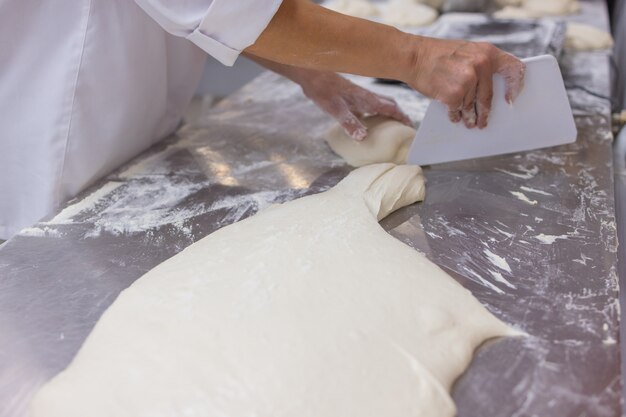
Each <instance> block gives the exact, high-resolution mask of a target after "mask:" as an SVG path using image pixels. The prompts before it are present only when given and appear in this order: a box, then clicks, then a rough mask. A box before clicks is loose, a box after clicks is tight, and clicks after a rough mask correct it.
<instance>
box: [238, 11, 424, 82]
mask: <svg viewBox="0 0 626 417" xmlns="http://www.w3.org/2000/svg"><path fill="white" fill-rule="evenodd" d="M421 41H422V38H420V37H418V36H414V35H410V34H407V33H404V32H401V31H399V30H397V29H395V28H393V27H390V26H386V25H381V24H378V23H374V22H370V21H367V20H363V19H358V18H353V17H349V16H345V15H342V14H340V13H336V12H333V11H331V10H327V9H325V8H324V7H321V6H318V5H316V4H314V3H312V2H310V1H309V0H284V1H283V4H282V5H281V7H280V9H279V10H278V12H277V13H276V15H275V16H274V18H273V19H272V21H271V22H270V24H269V25H268V27H267V28H266V29H265V31H264V32H263V33H262V34H261V36H260V37H259V38H258V39H257V41H256V43H255V44H254V45H252V46H250V47H249V48H247V49H246V51H245V52H246V54H248V55H253V56H256V57H259V58H262V59H265V60H267V61H273V62H276V63H282V64H287V65H290V66H294V67H300V68H309V69H314V70H325V71H333V72H346V73H352V74H358V75H365V76H370V77H380V78H390V79H397V80H402V81H405V80H406V79H407V78H409V77H411V73H412V72H413V71H414V70H415V63H416V61H417V55H418V50H419V45H420V42H421ZM267 61H266V62H267ZM266 66H268V67H269V68H270V69H272V70H276V71H277V72H279V73H282V72H281V70H280V68H278V67H277V68H272V67H271V66H270V65H266ZM283 75H285V76H287V77H289V74H283Z"/></svg>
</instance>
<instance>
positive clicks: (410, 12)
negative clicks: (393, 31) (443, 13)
mask: <svg viewBox="0 0 626 417" xmlns="http://www.w3.org/2000/svg"><path fill="white" fill-rule="evenodd" d="M437 17H439V12H437V10H436V9H434V8H433V7H431V6H429V5H426V4H422V3H419V2H418V1H417V0H390V1H389V2H388V4H387V7H386V8H385V9H384V11H383V14H382V21H383V23H386V24H388V25H392V26H399V27H420V26H426V25H430V24H431V23H433V22H434V21H435V20H437Z"/></svg>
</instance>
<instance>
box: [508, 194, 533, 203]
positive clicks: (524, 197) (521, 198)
mask: <svg viewBox="0 0 626 417" xmlns="http://www.w3.org/2000/svg"><path fill="white" fill-rule="evenodd" d="M509 192H510V193H511V194H513V195H514V196H515V198H517V199H518V200H521V201H523V202H524V203H528V204H530V205H531V206H535V205H537V200H531V199H530V198H528V197H527V196H526V194H524V193H521V192H519V191H509Z"/></svg>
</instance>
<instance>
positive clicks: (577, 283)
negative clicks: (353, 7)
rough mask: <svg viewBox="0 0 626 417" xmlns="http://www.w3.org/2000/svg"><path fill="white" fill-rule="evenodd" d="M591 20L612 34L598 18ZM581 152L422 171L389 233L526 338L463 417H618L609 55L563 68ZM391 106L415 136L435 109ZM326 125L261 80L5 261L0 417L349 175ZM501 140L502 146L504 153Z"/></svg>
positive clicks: (487, 360)
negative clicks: (155, 296)
mask: <svg viewBox="0 0 626 417" xmlns="http://www.w3.org/2000/svg"><path fill="white" fill-rule="evenodd" d="M584 6H585V7H584V12H585V13H584V14H583V15H582V16H579V17H577V19H579V20H580V19H583V20H585V19H586V20H590V21H592V22H593V23H595V24H597V25H599V26H601V27H602V26H604V27H607V26H606V25H607V23H606V16H605V15H604V14H603V7H604V6H603V2H601V1H587V2H584ZM561 64H562V69H563V72H564V76H565V78H566V82H567V84H568V86H569V92H570V98H571V101H572V105H573V108H574V110H575V114H576V115H577V117H576V120H577V125H578V128H579V138H578V141H577V142H576V143H575V144H572V145H568V146H562V147H557V148H552V149H547V150H541V151H534V152H527V153H521V154H515V155H508V156H502V157H494V158H486V159H480V160H473V161H466V162H459V163H453V164H445V165H438V166H436V167H431V168H426V170H425V173H426V176H427V179H428V188H427V190H428V192H427V198H426V201H425V202H424V203H421V204H417V205H413V206H410V207H408V208H406V209H403V210H400V211H398V212H397V213H394V214H393V215H391V216H390V217H389V218H387V219H385V220H384V221H383V222H382V225H383V227H385V229H386V230H388V231H389V232H390V233H391V234H392V235H394V236H396V237H397V238H398V239H400V240H402V241H403V242H405V243H407V244H408V245H410V246H412V247H414V248H416V250H420V251H422V252H423V253H425V254H426V255H427V256H428V257H429V258H430V259H431V260H433V261H434V262H436V263H437V264H438V265H440V266H441V267H442V268H444V269H445V270H446V271H447V272H448V273H450V274H451V275H452V276H453V277H455V278H456V279H457V280H459V282H461V283H462V284H463V285H465V286H466V287H467V288H469V289H470V290H471V291H472V292H473V293H474V294H475V295H476V297H478V298H479V299H480V300H481V302H483V303H484V304H485V305H486V306H487V307H488V308H489V310H491V311H492V312H494V314H496V315H497V316H499V317H501V318H502V319H503V320H505V321H506V322H508V323H511V324H513V325H515V326H516V327H518V328H521V329H522V330H524V331H526V332H527V333H528V334H529V337H527V338H522V339H504V340H499V341H495V342H490V343H488V344H486V345H485V346H484V347H482V348H481V349H480V350H479V351H478V354H477V355H476V358H475V360H474V362H473V363H472V365H471V367H470V369H469V370H468V372H467V373H466V374H465V375H464V376H463V377H462V378H461V379H460V380H459V381H458V383H457V384H456V386H455V388H454V393H453V394H454V398H455V400H456V402H457V405H458V407H459V416H468V417H469V416H479V415H482V416H491V417H505V416H506V417H511V416H517V417H521V416H529V417H530V416H563V417H567V416H594V417H602V416H607V417H609V416H611V417H614V416H619V415H621V414H622V411H621V409H622V407H621V396H620V392H621V377H620V373H619V370H620V358H619V357H620V355H619V336H618V328H619V308H618V301H617V295H618V281H617V274H616V268H617V255H616V249H617V239H616V225H615V216H614V214H615V208H614V192H613V166H612V148H611V145H612V136H611V134H610V126H609V120H610V118H609V110H610V107H609V102H608V100H607V99H606V98H604V96H608V93H609V86H608V79H609V77H608V60H607V54H606V53H578V54H572V53H566V54H565V55H564V56H563V57H562V59H561ZM354 80H355V81H357V82H359V83H362V84H364V85H367V86H368V87H370V88H373V89H376V90H378V91H380V92H383V93H385V94H388V95H393V96H394V97H396V98H397V99H398V100H399V101H400V102H401V103H402V104H404V105H405V107H406V108H407V109H408V111H409V113H410V115H411V116H412V117H413V118H414V119H415V120H416V121H419V120H420V118H421V117H422V115H423V112H424V110H425V106H426V104H427V101H426V100H425V99H424V98H423V97H421V96H419V94H417V93H415V92H412V91H409V90H407V89H405V88H402V87H398V86H389V85H380V84H375V83H373V81H372V80H369V79H363V78H354ZM330 124H331V121H330V120H329V119H328V118H327V117H326V116H325V115H323V114H322V113H321V112H320V111H319V110H317V109H316V108H315V107H314V106H313V105H312V104H311V103H309V102H308V101H307V100H306V99H305V98H304V97H303V96H302V94H301V93H300V91H299V89H298V88H297V87H296V86H294V85H293V84H291V83H289V82H288V81H285V80H283V79H280V78H279V77H277V76H275V75H272V74H264V75H262V76H261V77H259V78H258V79H256V80H255V81H253V82H252V83H250V84H248V85H247V86H246V87H244V88H243V89H242V90H240V91H239V92H238V93H236V94H235V95H233V96H231V97H229V98H228V99H226V100H225V101H223V102H222V103H220V105H219V106H217V107H216V108H214V109H213V110H211V111H210V112H208V113H206V114H204V115H203V116H202V117H201V118H200V120H199V121H198V122H197V123H195V124H193V125H189V126H185V127H183V128H182V129H181V130H180V132H179V133H178V135H176V136H173V137H171V138H169V139H168V140H166V141H164V142H163V143H162V144H160V145H158V146H156V147H155V148H153V149H151V150H149V151H148V152H147V153H145V154H144V155H142V156H141V157H140V158H138V159H136V160H134V161H132V162H131V163H130V164H128V165H127V166H125V167H122V168H121V169H120V170H119V171H117V172H114V173H112V174H111V175H109V176H108V177H107V178H105V179H104V180H103V181H101V182H99V183H98V184H96V185H94V186H93V187H91V188H90V189H88V190H86V191H85V192H84V193H83V194H81V195H80V196H79V197H78V198H77V199H76V200H74V201H71V202H69V203H68V205H67V206H66V207H65V208H64V209H63V210H62V211H61V212H59V213H57V214H56V215H54V216H52V217H51V218H49V219H45V221H43V222H41V223H38V224H37V225H34V226H33V227H31V228H29V229H26V230H24V231H23V232H22V233H21V234H20V235H19V236H17V237H15V238H13V239H11V240H10V241H9V242H7V243H6V244H5V245H4V246H3V247H1V248H0V416H3V417H8V416H11V417H13V416H23V415H24V410H25V407H26V404H27V402H28V399H29V398H30V396H31V395H32V393H33V391H34V390H35V389H36V388H37V387H38V386H39V385H41V384H42V383H44V382H45V381H46V380H48V379H49V378H51V377H52V376H53V375H55V374H56V373H58V372H59V371H61V370H62V369H63V368H64V367H65V366H67V364H68V363H69V361H70V360H71V359H72V357H73V356H74V354H75V353H76V351H77V350H78V349H79V347H80V345H81V343H82V342H83V340H84V339H85V337H86V336H87V335H88V333H89V331H90V330H91V328H92V327H93V325H94V324H95V322H96V321H97V319H98V318H99V317H100V315H101V314H102V312H103V311H104V310H105V309H106V308H107V307H108V306H109V305H110V304H111V303H112V302H113V300H114V299H115V297H116V296H117V295H118V294H119V292H120V291H121V290H123V289H124V288H126V287H127V286H128V285H130V284H131V283H132V282H133V281H134V280H136V279H137V278H139V277H140V276H141V275H142V274H143V273H145V272H146V271H148V270H150V269H151V268H152V267H154V266H155V265H157V264H158V263H160V262H161V261H163V260H165V259H167V258H169V257H171V256H173V255H174V254H176V253H178V252H179V251H180V250H182V249H183V248H184V247H186V246H188V245H189V244H191V243H192V242H194V241H196V240H198V239H200V238H202V237H204V236H205V235H207V234H208V233H211V232H212V231H214V230H216V229H218V228H220V227H223V226H225V225H227V224H230V223H232V222H234V221H237V220H239V219H241V218H244V217H246V216H249V215H252V214H253V213H255V212H256V211H258V210H259V209H262V208H263V207H265V206H267V205H269V204H272V203H277V202H282V201H287V200H291V199H293V198H297V197H299V196H302V195H306V194H310V193H316V192H320V191H322V190H325V189H327V188H329V187H331V186H332V185H334V184H335V183H336V182H337V181H339V180H340V179H341V178H343V176H345V175H346V174H347V172H349V168H348V167H346V166H345V165H344V164H343V162H342V161H341V160H340V159H339V158H338V157H337V156H336V155H334V154H333V153H332V152H331V151H330V149H329V148H328V147H327V146H326V145H325V144H324V143H323V141H322V140H321V139H320V137H321V135H322V134H323V132H324V131H325V130H326V129H327V128H328V127H329V126H330ZM505 139H506V138H503V140H505Z"/></svg>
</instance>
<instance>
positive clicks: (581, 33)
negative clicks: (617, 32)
mask: <svg viewBox="0 0 626 417" xmlns="http://www.w3.org/2000/svg"><path fill="white" fill-rule="evenodd" d="M565 47H566V48H567V49H573V50H576V51H595V50H600V49H610V48H612V47H613V38H612V37H611V34H609V33H608V32H605V31H603V30H600V29H597V28H595V27H593V26H590V25H585V24H583V23H575V22H570V23H568V24H567V31H566V34H565Z"/></svg>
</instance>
